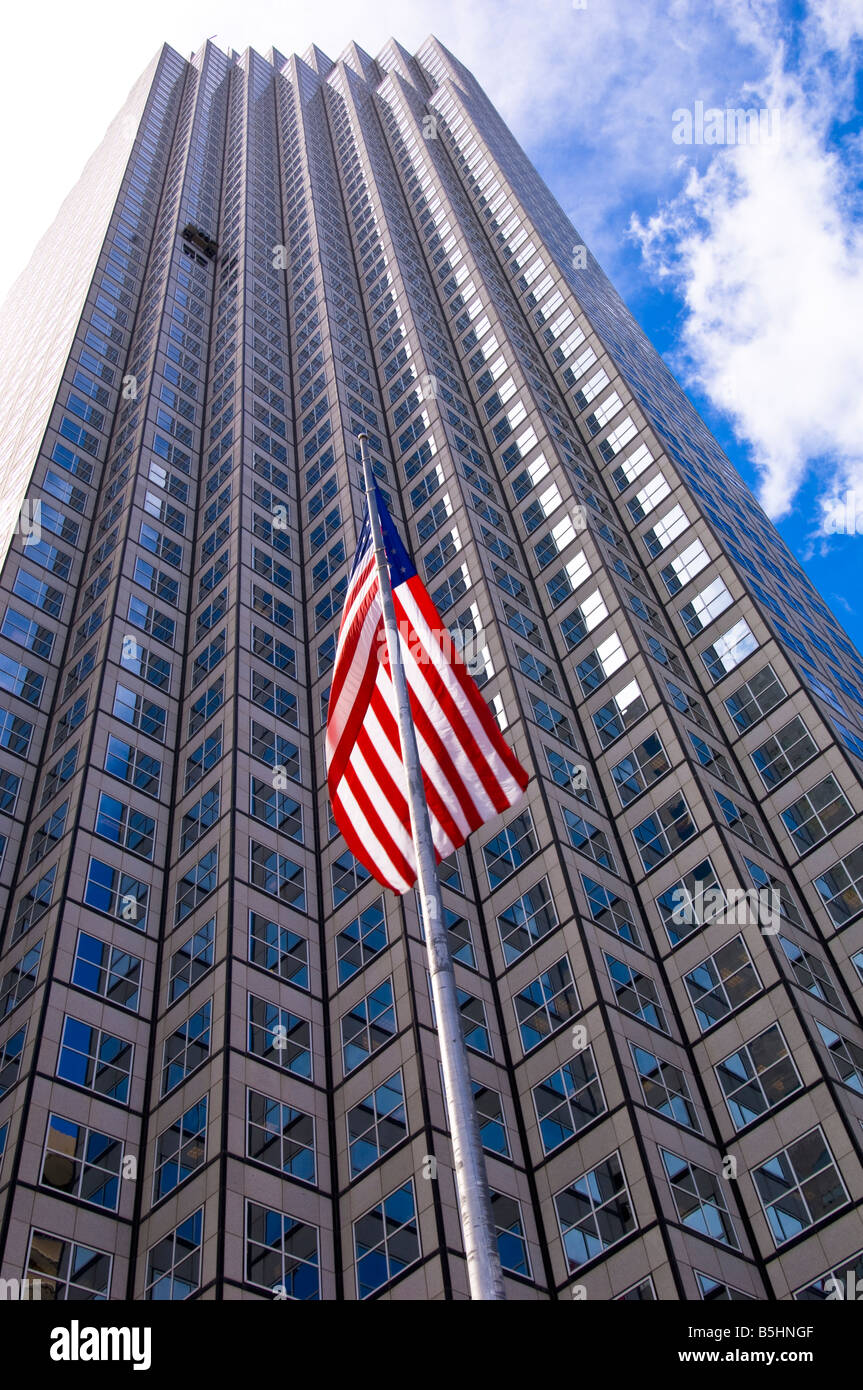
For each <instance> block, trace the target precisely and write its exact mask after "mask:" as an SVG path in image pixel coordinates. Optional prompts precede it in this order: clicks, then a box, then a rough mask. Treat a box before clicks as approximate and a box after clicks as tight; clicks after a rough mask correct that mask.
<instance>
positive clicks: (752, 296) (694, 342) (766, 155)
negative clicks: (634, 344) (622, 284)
mask: <svg viewBox="0 0 863 1390" xmlns="http://www.w3.org/2000/svg"><path fill="white" fill-rule="evenodd" d="M755 9H756V7H753V6H748V5H745V4H743V3H742V0H738V3H737V4H736V6H733V7H732V11H731V12H730V17H731V18H732V19H733V20H734V21H735V22H736V23H738V24H740V25H748V26H751V24H752V23H753V15H754V13H755ZM757 18H758V16H757V14H755V19H756V20H757ZM765 26H766V27H765V29H764V35H765V42H764V44H763V52H764V55H765V62H766V64H767V66H766V67H765V71H764V75H763V78H762V81H761V84H760V86H759V88H758V90H759V92H760V94H761V100H762V101H763V102H764V104H767V105H769V106H776V107H779V108H780V110H781V115H782V119H781V137H780V140H779V141H778V143H775V144H771V145H769V146H761V145H752V146H748V145H739V146H732V147H728V148H722V149H718V150H717V152H716V153H714V154H713V157H712V159H711V160H710V162H709V163H708V165H707V167H706V168H705V169H703V170H702V171H697V170H692V171H691V172H690V175H689V178H688V180H687V182H686V184H685V187H684V188H683V190H682V191H681V192H680V194H679V195H678V196H677V197H675V198H673V199H672V200H670V201H668V202H667V203H665V204H664V205H662V206H661V208H660V209H659V211H658V212H657V213H656V214H655V215H654V216H653V217H651V218H649V219H647V220H646V221H641V220H640V219H639V218H637V217H635V218H633V221H632V227H633V232H634V234H635V236H636V237H637V238H638V240H639V241H640V244H641V247H642V250H643V252H644V255H645V257H646V258H647V261H648V264H649V265H651V266H652V268H653V269H654V270H655V271H656V272H657V273H658V275H659V276H660V277H664V278H665V279H666V280H670V281H671V282H672V283H673V285H674V287H675V288H676V289H677V290H678V292H679V293H680V294H681V295H682V296H683V299H684V302H685V306H686V314H685V317H684V319H683V323H682V330H681V349H682V357H681V362H682V367H683V371H684V374H685V375H686V376H687V377H688V379H689V380H690V381H692V382H694V383H696V384H697V385H698V386H699V388H700V389H701V390H702V391H703V392H704V393H705V395H707V396H708V397H709V398H710V399H711V400H712V401H713V403H714V404H715V405H716V406H717V407H718V408H719V409H720V410H722V411H723V412H725V413H726V414H727V416H728V417H729V419H730V420H731V422H732V424H733V427H734V429H735V431H736V433H737V434H738V436H739V437H740V438H741V440H746V441H748V442H749V443H750V446H751V449H752V454H753V457H754V460H755V462H756V464H757V466H758V468H759V470H760V476H761V488H760V490H761V500H762V502H763V504H764V506H765V507H766V509H767V511H768V512H769V513H770V514H771V515H772V516H774V517H775V518H778V517H781V516H783V515H785V514H787V513H788V511H789V510H790V509H791V507H792V506H793V504H794V499H795V496H796V494H797V492H798V491H799V489H800V487H801V485H802V484H803V482H804V480H806V479H807V476H808V475H809V473H810V471H811V469H812V468H813V466H815V467H817V469H818V475H819V484H820V495H819V500H818V508H819V514H818V516H816V517H813V518H812V522H813V525H816V526H817V525H821V524H823V522H824V519H825V517H826V516H827V515H828V514H829V513H830V512H831V510H832V509H833V508H835V506H836V505H837V499H839V498H840V497H843V496H844V493H845V491H846V490H847V489H849V488H850V489H858V490H859V491H860V495H861V498H863V392H861V391H860V382H859V378H860V368H859V355H860V324H861V322H863V236H861V232H860V230H859V229H858V228H857V227H856V226H855V224H854V222H853V218H852V214H853V211H854V209H853V207H852V205H851V204H850V202H849V194H848V191H847V187H846V178H847V175H846V171H845V170H843V167H842V161H841V158H840V156H839V155H838V154H837V153H836V152H831V151H830V149H829V146H828V144H827V137H828V132H829V129H830V125H831V122H832V120H833V119H835V118H836V117H837V115H839V114H841V109H842V101H843V100H844V97H845V96H847V93H848V78H849V73H850V71H851V68H852V64H851V61H850V56H851V55H850V50H849V48H848V45H849V43H850V42H851V40H852V39H853V36H854V35H855V34H857V33H859V32H860V31H861V27H863V5H861V4H859V3H857V0H853V3H849V4H847V5H843V4H840V3H839V0H833V3H832V4H830V5H829V6H827V7H826V8H825V9H823V10H822V11H821V12H820V13H819V14H818V16H817V18H811V19H810V20H809V21H808V22H807V25H806V27H805V30H804V35H803V38H804V43H803V49H802V62H801V63H800V64H799V66H798V67H797V68H796V69H795V70H794V71H790V70H788V68H787V66H785V64H786V62H787V58H786V55H785V54H784V52H783V50H782V48H781V46H780V47H777V46H776V34H775V29H774V27H773V24H772V20H771V21H769V22H768V21H766V20H765ZM813 461H817V462H816V463H815V464H813Z"/></svg>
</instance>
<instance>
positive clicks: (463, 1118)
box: [359, 434, 506, 1300]
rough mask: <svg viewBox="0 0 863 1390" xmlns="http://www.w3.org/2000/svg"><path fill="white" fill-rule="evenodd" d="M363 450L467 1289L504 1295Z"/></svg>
mask: <svg viewBox="0 0 863 1390" xmlns="http://www.w3.org/2000/svg"><path fill="white" fill-rule="evenodd" d="M359 439H360V455H361V457H362V463H363V477H364V481H365V488H366V498H367V500H368V508H369V519H370V522H371V532H372V543H373V545H374V551H375V563H376V565H377V574H378V584H379V586H380V592H381V606H382V608H383V616H384V628H385V631H386V639H387V653H388V655H389V662H390V673H391V675H392V682H393V689H394V691H395V697H396V716H397V719H398V727H399V738H400V740H401V747H402V758H403V760H404V767H405V779H406V781H407V794H408V806H409V807H410V817H411V830H412V833H413V841H414V849H415V852H416V860H417V869H418V879H419V891H420V899H421V902H422V914H423V923H424V926H425V938H426V948H427V950H428V959H429V970H430V972H431V985H432V997H433V999H434V1006H435V1017H436V1021H437V1030H438V1039H439V1041H440V1052H441V1063H442V1066H443V1078H444V1090H445V1092H446V1099H447V1107H448V1109H449V1122H450V1133H451V1137H452V1151H453V1162H454V1166H455V1180H456V1189H457V1192H458V1202H459V1211H460V1213H461V1227H462V1236H463V1238H464V1248H465V1255H466V1257H467V1272H468V1281H469V1284H470V1296H471V1298H476V1299H486V1300H489V1299H497V1300H505V1298H506V1294H505V1293H504V1287H503V1274H502V1272H501V1267H500V1256H499V1254H498V1248H497V1239H496V1236H495V1231H494V1223H493V1221H492V1215H491V1202H490V1200H489V1194H488V1178H487V1176H486V1171H485V1156H484V1154H483V1151H482V1140H481V1138H480V1132H479V1121H478V1119H477V1114H476V1107H475V1105H474V1100H473V1088H472V1086H471V1079H470V1072H469V1071H468V1062H467V1051H466V1050H465V1044H464V1036H463V1034H462V1030H461V1016H460V1014H459V1010H458V996H457V994H456V983H455V970H454V969H453V963H452V956H451V955H450V949H449V941H448V939H447V930H446V924H445V921H444V913H443V903H442V901H441V894H440V883H439V881H438V875H437V863H436V859H435V850H434V842H433V840H432V831H431V823H430V821H429V813H428V806H427V804H426V798H425V789H424V787H423V778H422V769H421V766H420V755H419V749H418V747H417V740H416V730H415V728H414V723H413V716H412V714H411V707H410V697H409V695H408V684H407V677H406V676H405V669H404V665H403V663H402V654H401V646H400V642H399V633H398V625H397V622H396V613H395V605H394V603H393V595H392V587H391V585H390V575H389V568H388V566H387V558H386V551H385V549H384V541H383V535H382V532H381V523H380V517H379V516H378V509H377V503H376V499H375V493H374V477H373V475H372V469H371V463H370V461H369V455H368V436H367V435H365V434H361V435H360V437H359Z"/></svg>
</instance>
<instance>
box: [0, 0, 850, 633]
mask: <svg viewBox="0 0 863 1390" xmlns="http://www.w3.org/2000/svg"><path fill="white" fill-rule="evenodd" d="M83 9H84V13H82V10H81V8H80V7H77V6H74V7H73V6H69V5H68V4H66V3H65V0H64V3H61V2H60V0H46V3H45V4H43V5H42V6H40V7H32V6H31V7H27V6H18V7H15V9H14V10H13V11H12V12H11V14H10V16H9V17H8V19H7V20H4V26H5V28H6V42H7V51H10V52H13V51H19V46H20V51H31V52H34V53H38V54H39V81H38V83H34V82H33V80H32V69H31V68H30V67H29V65H28V64H26V63H19V64H10V65H7V70H6V73H5V74H4V83H3V85H2V87H0V129H2V130H4V131H6V132H9V131H14V132H15V135H14V138H9V136H8V135H7V138H6V140H5V148H4V151H3V153H4V160H5V164H6V175H7V186H14V187H15V188H16V189H17V190H18V191H19V198H18V204H17V209H16V218H15V219H6V222H5V224H4V225H3V227H2V228H0V294H2V293H5V290H6V288H7V287H8V285H9V284H10V283H11V281H12V279H14V277H15V275H16V274H17V273H18V271H19V270H20V269H21V268H22V266H23V264H24V263H25V262H26V260H27V258H28V256H29V253H30V251H31V250H32V247H33V246H34V245H35V243H36V241H37V240H38V238H39V236H40V235H41V234H42V232H43V231H44V230H45V227H46V226H47V225H48V223H49V222H50V220H51V218H52V217H53V214H54V212H55V210H56V208H57V207H58V206H59V204H60V202H61V201H62V198H63V197H64V196H65V193H66V192H67V191H68V189H69V188H70V187H71V185H72V183H73V182H74V180H75V179H76V178H77V176H78V173H79V172H80V169H81V167H82V166H83V164H84V162H85V160H86V158H87V157H88V155H89V154H90V153H91V151H92V149H93V148H94V147H95V145H96V144H97V142H98V140H99V139H100V138H101V135H102V133H103V132H104V130H105V128H106V126H107V125H108V123H109V121H110V120H111V118H112V117H113V115H114V114H115V113H116V111H117V109H118V108H119V106H120V104H121V103H122V101H123V100H124V98H125V95H126V93H127V92H128V90H129V88H130V87H131V85H132V83H133V81H134V80H135V78H136V77H137V75H138V74H139V73H140V71H141V70H142V69H143V68H144V66H145V65H146V63H147V62H148V60H149V59H150V57H151V56H152V54H153V53H154V52H155V50H156V49H157V47H158V45H159V44H160V43H161V42H162V41H163V40H167V41H168V42H170V43H172V44H173V45H174V47H176V48H178V49H179V50H180V52H183V53H185V54H188V53H189V52H191V50H192V49H193V48H196V47H198V46H199V45H200V43H201V41H202V40H203V39H204V38H206V37H208V36H213V37H214V41H216V42H218V43H220V44H221V46H222V47H227V46H228V45H229V44H231V45H233V46H234V47H235V48H238V49H242V48H244V47H245V46H246V45H248V44H251V45H253V46H254V47H256V48H258V49H259V50H260V51H261V52H266V50H267V49H268V48H269V47H270V45H271V44H275V45H276V46H277V47H279V48H280V49H281V50H282V51H283V52H291V51H297V52H302V51H303V50H304V49H305V48H306V47H307V46H308V44H309V43H311V42H312V41H314V42H317V43H318V44H319V46H320V47H321V48H323V49H324V50H325V51H326V52H328V53H329V54H330V56H332V57H335V56H337V55H338V53H339V52H340V51H341V49H343V48H344V46H345V45H346V44H347V42H348V41H349V40H350V39H351V38H355V39H356V40H357V42H359V43H360V44H361V45H362V46H363V47H365V48H366V49H367V50H368V51H369V52H371V53H375V52H376V51H377V50H378V49H379V48H380V47H381V45H382V44H383V42H384V40H385V39H386V38H387V37H389V36H390V35H391V34H392V35H395V36H396V37H397V38H399V39H400V40H401V41H402V42H403V43H404V44H405V46H406V47H409V48H416V47H417V46H418V44H419V43H420V42H421V41H422V39H423V38H424V37H425V36H426V35H427V34H428V33H430V32H434V33H436V34H437V35H438V37H439V38H440V39H441V40H442V41H443V42H444V43H445V44H447V45H448V46H449V47H450V48H451V49H452V50H453V52H454V53H456V54H457V55H458V56H459V57H460V58H462V60H463V61H464V62H465V63H466V64H467V65H468V66H469V67H471V68H472V69H473V71H474V72H475V73H476V75H477V77H478V78H479V80H480V81H481V82H482V83H483V85H484V86H485V88H486V90H487V91H488V92H489V94H490V96H491V97H492V100H493V101H494V102H495V104H496V105H497V106H498V108H499V110H500V111H501V113H502V114H503V116H504V118H505V119H506V120H507V121H508V122H509V123H510V125H511V127H512V129H513V130H514V132H515V134H516V135H517V137H518V139H519V140H520V141H521V143H522V145H523V146H524V147H525V149H526V150H527V152H528V154H529V155H530V156H531V158H532V159H533V160H534V162H535V163H536V164H537V166H538V167H539V169H540V172H541V173H542V174H543V176H544V177H545V179H546V181H547V182H548V183H549V185H550V186H551V188H552V189H553V191H554V192H555V194H556V195H557V197H558V198H559V199H560V201H561V203H562V204H563V206H564V208H565V209H566V211H567V213H568V214H569V215H570V217H571V218H572V220H573V222H574V223H575V226H576V227H577V229H578V231H579V232H580V234H581V236H582V238H583V239H584V240H585V241H586V242H587V243H588V244H589V245H590V246H591V248H592V249H593V251H594V252H595V254H596V255H597V256H598V258H599V259H600V261H601V262H602V264H603V266H604V267H605V269H606V271H607V272H608V274H609V275H610V277H611V279H612V280H613V281H614V283H615V284H616V285H617V287H618V289H619V290H620V292H621V294H622V295H623V297H624V299H625V300H626V301H627V303H628V304H629V306H630V308H631V309H632V311H633V312H634V313H635V315H636V317H637V318H638V319H639V320H640V321H641V323H642V324H643V325H644V327H645V328H646V330H647V332H648V334H649V336H650V337H651V338H652V339H653V341H654V342H655V344H656V346H657V347H658V348H659V350H660V351H661V352H662V353H663V354H664V355H665V357H666V360H667V361H668V363H669V365H670V366H671V368H672V370H673V371H674V372H675V374H676V375H677V377H678V379H679V380H681V382H682V383H683V385H684V387H685V388H686V390H687V391H688V392H689V394H690V396H691V397H692V399H693V400H694V402H695V404H696V407H697V408H698V409H699V411H700V412H701V414H702V415H703V417H704V418H705V420H706V421H707V423H708V424H709V425H710V426H711V428H712V429H713V430H714V432H715V434H716V435H717V437H718V439H719V441H720V443H721V444H722V445H723V447H724V448H725V449H726V451H727V452H728V454H729V456H730V458H731V459H732V461H733V462H734V463H735V464H736V466H737V467H738V468H739V470H740V472H741V473H742V474H743V476H744V477H745V478H746V480H747V482H749V484H750V486H752V487H753V489H754V490H755V491H756V493H757V494H758V496H759V498H760V500H761V501H762V503H763V505H764V506H765V508H766V509H767V511H768V513H769V514H770V516H771V517H772V518H773V520H774V521H775V522H776V524H777V525H778V527H779V529H780V530H781V532H782V534H783V536H784V537H785V539H786V540H787V541H788V543H789V545H790V546H791V548H792V550H793V551H794V552H795V553H796V554H797V555H798V556H799V557H800V558H801V560H802V562H803V563H804V564H805V565H806V567H807V569H808V571H809V573H810V575H811V576H812V579H813V581H814V583H815V584H816V586H817V588H818V589H819V590H820V592H821V593H822V594H823V595H824V598H825V599H826V601H827V602H828V603H829V605H830V606H831V608H832V609H833V611H834V612H835V613H836V615H837V617H838V618H839V620H840V621H841V622H842V623H843V625H844V626H845V627H846V629H847V631H848V632H849V634H850V636H851V637H852V639H853V640H854V641H855V642H856V643H857V645H858V647H859V646H863V595H861V594H860V592H859V591H860V588H861V579H863V565H861V559H860V557H861V555H863V534H861V535H856V534H853V528H854V523H855V520H856V516H857V515H858V514H859V518H860V519H859V527H860V531H861V532H863V389H861V384H863V383H861V370H860V367H861V356H863V346H861V345H863V216H861V214H863V187H861V178H860V152H861V144H863V130H861V118H863V110H861V107H863V79H861V72H860V66H861V65H860V58H861V52H863V48H861V39H863V0H815V3H811V4H810V3H805V0H531V3H530V4H529V5H525V4H524V3H523V0H471V3H470V4H467V3H466V0H377V3H376V5H375V7H374V9H373V10H372V8H371V7H369V8H368V10H366V9H364V8H360V9H358V8H357V7H356V5H355V4H354V3H349V0H315V3H314V4H312V3H311V0H294V3H292V4H291V5H290V6H285V5H284V4H282V3H277V0H244V4H243V6H242V7H240V8H239V9H238V8H237V7H236V5H235V4H234V0H186V3H184V5H183V6H182V7H177V6H176V5H175V4H174V3H173V0H149V3H148V5H147V6H146V7H144V8H141V9H140V10H136V11H135V13H134V16H133V15H132V14H131V13H130V14H126V15H124V12H123V11H122V10H118V8H117V6H116V3H114V2H113V0H87V3H85V4H84V7H83ZM84 19H86V21H87V22H83V20H84ZM46 34H50V36H51V41H50V42H48V43H46V41H45V36H46ZM97 65H98V76H97V74H96V71H95V69H96V66H97ZM697 102H701V103H703V106H704V108H707V109H709V108H712V107H713V108H715V107H718V108H721V109H725V108H728V107H732V108H744V109H749V108H757V109H761V108H764V109H767V110H770V111H774V112H775V111H778V112H779V116H780V120H779V126H778V137H777V138H774V139H772V140H770V141H765V142H763V143H760V144H755V145H745V144H738V145H716V144H714V145H706V144H704V145H681V144H678V143H675V141H674V140H673V139H672V132H673V129H674V120H673V115H674V113H675V112H677V111H681V110H688V111H693V110H694V109H695V104H696V103H697ZM848 517H850V519H851V526H852V534H850V535H849V534H842V533H841V530H840V531H839V532H838V533H837V520H838V524H839V526H840V527H843V528H844V527H846V525H847V522H846V518H848Z"/></svg>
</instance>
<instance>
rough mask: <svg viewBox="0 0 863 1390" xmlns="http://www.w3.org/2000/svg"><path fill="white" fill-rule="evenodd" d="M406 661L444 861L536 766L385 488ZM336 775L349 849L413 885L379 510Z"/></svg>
mask: <svg viewBox="0 0 863 1390" xmlns="http://www.w3.org/2000/svg"><path fill="white" fill-rule="evenodd" d="M375 492H376V499H377V509H378V515H379V517H380V522H381V529H382V532H383V537H384V547H385V550H386V555H387V562H388V565H389V572H390V581H391V585H392V591H393V602H394V605H395V612H396V620H397V623H398V628H399V634H400V639H401V654H402V661H403V664H404V668H405V674H406V676H407V682H408V690H409V692H410V701H411V710H412V713H413V719H414V726H415V728H416V734H417V743H418V746H419V753H420V763H421V765H422V773H423V783H424V785H425V794H426V801H427V803H428V809H429V819H430V821H431V828H432V836H433V839H434V846H435V851H436V854H437V858H438V862H440V860H441V859H445V858H446V857H447V855H448V854H451V853H452V852H453V850H455V849H458V847H459V845H463V844H464V842H465V840H466V839H467V837H468V835H470V834H471V833H472V831H474V830H477V829H478V828H479V826H481V825H484V824H485V822H486V821H489V820H491V819H493V817H494V816H497V815H499V814H500V812H502V811H506V810H507V809H508V807H510V806H512V805H514V803H515V802H516V801H518V800H519V798H520V797H521V795H522V792H523V791H524V788H525V787H526V786H527V782H528V774H527V772H526V771H525V769H524V768H523V767H522V766H521V764H520V763H519V761H518V759H517V758H516V757H515V755H514V753H513V752H512V749H511V748H510V747H509V745H508V744H507V743H506V742H505V741H504V739H503V738H502V737H501V733H500V730H499V729H498V726H497V723H496V722H495V720H494V718H493V716H492V714H491V712H490V710H489V708H488V706H487V704H486V702H485V700H484V699H483V697H482V695H481V693H480V691H479V688H478V686H477V684H476V682H475V681H474V679H473V677H472V676H471V675H470V673H469V671H468V669H467V667H466V666H465V664H464V661H463V660H462V658H461V656H460V655H459V653H458V651H457V650H456V648H455V646H454V644H453V641H452V638H451V636H450V634H449V632H448V631H447V629H446V627H445V626H444V624H443V622H442V620H441V618H440V616H439V615H438V613H437V610H436V609H435V606H434V604H433V603H432V601H431V599H430V597H429V595H428V593H427V592H426V589H425V587H424V585H423V583H422V581H421V580H420V578H419V575H418V574H417V572H416V568H415V567H414V565H413V562H412V561H411V558H410V556H409V555H408V553H407V551H406V549H405V547H404V545H403V544H402V541H401V537H400V536H399V534H398V531H397V530H396V528H395V526H394V525H393V522H392V518H391V517H390V515H389V513H388V511H387V508H386V504H385V502H384V498H383V496H382V494H381V492H380V489H379V488H377V487H376V489H375ZM327 783H328V786H329V793H330V801H331V803H332V808H333V815H334V817H335V821H336V824H337V826H338V827H339V830H340V831H341V832H342V834H343V835H344V837H345V840H346V841H347V844H348V847H349V849H350V850H351V851H352V853H353V854H354V855H355V856H356V858H357V859H358V860H359V861H360V863H361V864H363V865H365V867H366V868H367V869H368V871H369V873H371V874H372V875H373V876H374V877H375V878H376V879H377V880H378V882H379V883H382V884H383V885H384V886H385V887H386V888H391V889H392V890H393V892H394V893H405V892H407V890H408V889H409V888H410V887H411V886H412V884H413V883H414V882H415V881H416V877H417V866H416V857H415V854H414V845H413V838H412V836H411V824H410V814H409V811H408V800H407V782H406V778H405V770H404V764H403V762H402V756H401V745H400V741H399V732H398V725H397V721H396V701H395V692H394V689H393V683H392V676H391V672H390V665H389V658H388V655H387V648H386V638H385V631H384V622H383V611H382V607H381V596H380V587H379V585H378V579H377V572H376V568H375V555H374V547H373V544H372V534H371V524H370V522H369V515H368V506H367V507H366V514H365V521H364V524H363V528H362V531H361V532H360V538H359V544H358V547H357V555H356V559H355V561H354V567H353V570H352V571H351V577H350V581H349V584H348V591H347V595H346V597H345V607H344V612H343V613H342V622H341V627H340V629H339V640H338V645H337V648H336V659H335V666H334V669H333V680H332V685H331V687H330V701H329V715H328V720H327Z"/></svg>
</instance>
